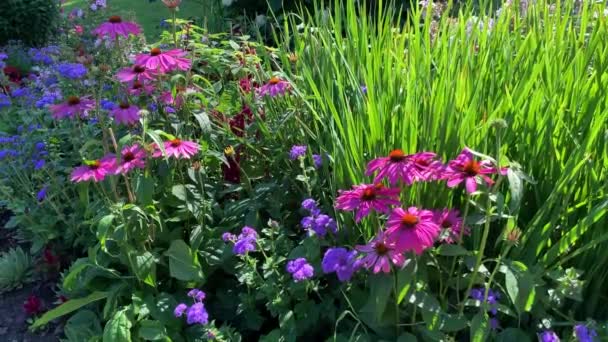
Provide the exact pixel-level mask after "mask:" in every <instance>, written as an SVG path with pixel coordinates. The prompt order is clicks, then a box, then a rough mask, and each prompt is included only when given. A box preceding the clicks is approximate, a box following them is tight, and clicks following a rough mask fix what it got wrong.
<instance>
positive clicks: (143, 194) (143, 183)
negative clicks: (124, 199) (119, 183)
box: [135, 174, 154, 206]
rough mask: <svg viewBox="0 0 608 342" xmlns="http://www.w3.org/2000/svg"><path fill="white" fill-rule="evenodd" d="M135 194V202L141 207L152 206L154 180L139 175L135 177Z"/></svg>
mask: <svg viewBox="0 0 608 342" xmlns="http://www.w3.org/2000/svg"><path fill="white" fill-rule="evenodd" d="M135 192H136V194H137V201H138V203H140V204H141V205H142V206H146V205H149V204H152V199H153V196H154V179H153V178H152V177H146V176H144V175H143V174H141V175H140V176H139V177H137V182H136V185H135Z"/></svg>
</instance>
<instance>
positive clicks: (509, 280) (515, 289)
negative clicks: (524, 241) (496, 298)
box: [504, 262, 536, 314]
mask: <svg viewBox="0 0 608 342" xmlns="http://www.w3.org/2000/svg"><path fill="white" fill-rule="evenodd" d="M504 272H505V286H506V288H507V293H508V294H509V297H510V298H511V301H513V304H514V305H515V308H516V309H517V312H518V313H519V314H521V313H523V312H528V311H530V310H532V305H533V304H534V300H535V298H536V287H535V286H536V285H535V279H534V275H532V274H531V273H530V271H529V270H528V268H527V267H526V266H525V265H524V264H522V263H519V262H512V263H510V264H509V265H507V267H505V268H504Z"/></svg>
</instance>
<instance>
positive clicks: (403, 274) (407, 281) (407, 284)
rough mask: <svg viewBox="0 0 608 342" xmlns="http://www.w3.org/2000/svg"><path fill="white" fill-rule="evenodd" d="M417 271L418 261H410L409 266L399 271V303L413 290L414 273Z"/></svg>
mask: <svg viewBox="0 0 608 342" xmlns="http://www.w3.org/2000/svg"><path fill="white" fill-rule="evenodd" d="M415 272H416V263H415V262H410V263H409V264H408V265H407V266H405V267H404V268H402V269H400V270H399V272H397V292H398V293H399V295H398V296H397V303H398V304H401V302H402V301H403V299H405V297H406V296H408V295H409V293H410V291H411V290H412V285H413V280H414V273H415Z"/></svg>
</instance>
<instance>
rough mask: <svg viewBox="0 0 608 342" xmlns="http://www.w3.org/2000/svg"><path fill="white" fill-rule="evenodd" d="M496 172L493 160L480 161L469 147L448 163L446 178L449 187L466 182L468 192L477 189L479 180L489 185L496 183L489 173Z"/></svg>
mask: <svg viewBox="0 0 608 342" xmlns="http://www.w3.org/2000/svg"><path fill="white" fill-rule="evenodd" d="M493 173H496V167H494V166H493V165H492V162H490V161H488V160H483V161H481V162H478V161H476V160H475V158H474V157H473V153H471V151H470V150H469V149H467V148H465V149H464V150H462V152H460V154H459V155H458V157H456V159H454V160H451V161H450V162H449V163H448V167H447V169H446V173H445V178H446V179H447V181H448V183H447V185H448V187H449V188H453V187H455V186H457V185H458V184H460V183H462V182H464V183H465V188H466V189H467V192H468V193H473V192H475V191H477V182H478V180H479V181H481V182H485V183H486V184H488V185H492V184H494V181H493V180H492V178H490V177H488V176H487V175H489V174H493ZM505 173H506V169H502V170H501V174H505Z"/></svg>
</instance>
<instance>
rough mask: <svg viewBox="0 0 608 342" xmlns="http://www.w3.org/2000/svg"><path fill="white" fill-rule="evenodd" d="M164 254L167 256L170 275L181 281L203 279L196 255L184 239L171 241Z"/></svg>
mask: <svg viewBox="0 0 608 342" xmlns="http://www.w3.org/2000/svg"><path fill="white" fill-rule="evenodd" d="M165 255H166V256H167V257H168V258H169V272H170V273H171V276H172V277H174V278H176V279H179V280H183V281H201V280H203V271H202V269H201V265H200V263H199V261H198V256H197V254H196V253H193V252H192V251H191V250H190V247H188V245H187V244H186V243H185V242H184V241H182V240H175V241H173V242H172V243H171V247H169V250H168V251H167V252H166V253H165Z"/></svg>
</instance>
